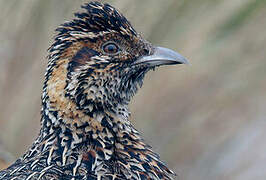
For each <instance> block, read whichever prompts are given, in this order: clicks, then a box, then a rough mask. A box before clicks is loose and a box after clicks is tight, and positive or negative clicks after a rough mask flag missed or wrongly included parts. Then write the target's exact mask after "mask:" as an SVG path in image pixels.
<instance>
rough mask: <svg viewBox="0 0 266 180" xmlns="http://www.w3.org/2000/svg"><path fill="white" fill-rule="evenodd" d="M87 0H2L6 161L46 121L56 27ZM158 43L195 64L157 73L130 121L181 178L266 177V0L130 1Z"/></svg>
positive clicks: (2, 158)
mask: <svg viewBox="0 0 266 180" xmlns="http://www.w3.org/2000/svg"><path fill="white" fill-rule="evenodd" d="M84 2H87V1H83V0H76V1H73V0H64V1H63V0H57V1H55V0H45V1H44V0H23V1H21V0H9V1H7V0H0V169H1V168H4V167H5V166H6V165H8V164H9V163H10V162H12V161H13V160H14V159H16V158H18V157H19V156H20V155H22V154H23V153H24V152H25V151H26V150H27V148H28V147H29V146H30V145H31V143H32V142H33V140H34V139H35V138H36V137H37V135H38V132H39V128H40V123H39V121H40V108H41V107H40V102H41V100H40V97H41V93H42V83H43V75H44V72H45V68H46V63H47V59H46V56H47V52H46V50H47V48H48V47H49V45H50V44H51V42H52V37H53V35H54V29H55V28H56V27H57V26H58V25H59V24H61V23H63V22H64V21H66V20H70V19H71V18H72V17H73V13H74V12H76V11H78V10H79V9H80V8H79V7H80V5H82V4H83V3H84ZM106 2H109V3H111V4H112V5H114V6H115V7H117V8H119V9H120V11H121V12H123V14H124V15H125V16H126V17H127V18H128V19H129V20H130V21H131V22H132V24H133V25H134V27H135V29H136V30H138V31H139V32H142V35H143V36H144V37H145V38H146V39H148V40H149V41H151V42H152V43H153V44H156V45H160V46H165V47H168V48H172V49H174V50H177V51H178V52H180V53H181V54H182V55H184V56H186V57H187V58H188V59H189V60H190V63H191V66H171V67H163V68H159V69H158V70H157V71H156V72H150V73H149V74H148V75H147V76H146V79H145V82H144V86H143V88H142V89H141V90H140V91H139V93H138V94H137V95H136V97H135V98H134V99H133V101H132V103H131V105H130V107H131V111H132V119H133V123H134V124H135V126H136V127H137V129H139V130H140V131H141V133H142V134H143V136H144V138H145V139H146V141H147V142H148V143H149V144H151V145H152V146H153V148H154V150H155V151H156V152H158V153H159V154H160V155H161V158H162V159H163V160H164V161H165V162H167V164H168V165H169V166H170V167H171V168H172V169H173V170H175V171H176V172H177V174H178V176H179V179H180V180H195V179H196V180H264V179H265V177H266V142H265V138H266V109H265V107H266V59H265V57H266V19H265V18H266V1H265V0H163V1H162V0H145V1H142V0H134V1H132V0H123V1H115V0H113V1H111V0H109V1H106Z"/></svg>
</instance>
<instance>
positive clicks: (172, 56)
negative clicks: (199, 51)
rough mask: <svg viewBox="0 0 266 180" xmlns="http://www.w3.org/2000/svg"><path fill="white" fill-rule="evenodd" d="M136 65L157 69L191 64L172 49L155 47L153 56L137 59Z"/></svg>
mask: <svg viewBox="0 0 266 180" xmlns="http://www.w3.org/2000/svg"><path fill="white" fill-rule="evenodd" d="M134 64H135V65H137V64H146V65H148V66H149V67H155V66H161V65H173V64H189V62H188V60H187V59H186V58H184V57H183V56H182V55H180V54H179V53H177V52H175V51H173V50H171V49H167V48H163V47H155V49H154V53H153V54H152V55H149V56H143V57H141V58H140V59H137V60H136V61H135V62H134Z"/></svg>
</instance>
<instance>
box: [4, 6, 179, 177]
mask: <svg viewBox="0 0 266 180" xmlns="http://www.w3.org/2000/svg"><path fill="white" fill-rule="evenodd" d="M82 8H83V12H79V13H77V14H75V19H73V20H72V21H70V22H67V23H65V24H62V25H61V26H60V27H59V28H58V29H57V30H56V31H57V35H56V36H55V41H54V43H53V44H52V46H51V47H50V49H49V56H48V59H49V62H48V67H47V70H46V74H45V82H44V87H43V95H42V112H41V115H42V118H41V130H40V134H39V136H38V138H37V139H36V141H35V142H34V144H33V145H32V147H31V148H30V149H29V150H28V151H27V152H26V153H25V154H24V155H23V156H22V157H21V158H20V159H18V160H17V161H16V162H15V163H14V164H12V165H11V166H10V167H9V168H7V169H5V170H3V171H1V172H0V179H18V180H21V179H66V180H67V179H104V180H105V179H106V180H109V179H115V180H116V179H117V180H118V179H172V178H173V175H174V173H173V172H172V171H171V170H169V169H168V168H167V167H166V165H165V164H164V163H163V162H161V160H160V159H159V156H158V155H157V154H155V153H154V152H153V151H152V150H151V147H150V146H148V145H147V144H146V143H144V141H143V140H142V138H141V137H140V134H139V132H138V131H137V130H136V129H134V127H133V126H132V124H131V122H130V120H129V117H130V113H129V111H128V103H129V102H130V100H131V98H132V97H133V96H134V94H135V93H136V92H137V90H138V88H139V87H140V86H141V85H142V82H143V78H144V75H145V73H146V72H147V71H148V70H150V69H152V68H154V67H151V66H149V65H147V64H141V63H140V64H134V62H135V61H136V60H137V59H139V58H140V57H143V56H149V55H152V54H153V53H154V47H153V46H152V45H151V44H150V43H148V42H147V41H145V40H144V39H143V38H142V37H141V36H140V35H139V34H138V33H137V32H136V31H135V30H134V29H133V27H132V26H131V24H130V23H129V22H128V21H127V20H126V18H125V17H124V16H123V15H121V14H120V13H119V12H118V11H117V10H115V9H114V8H113V7H111V6H110V5H108V4H102V3H99V2H91V3H88V4H86V5H84V6H82ZM106 43H107V44H108V43H111V46H110V45H109V46H107V47H105V45H106ZM114 44H115V45H117V46H118V48H119V49H118V52H116V50H117V49H116V47H114ZM113 50H115V51H114V52H115V53H113ZM106 51H111V52H112V53H107V52H106Z"/></svg>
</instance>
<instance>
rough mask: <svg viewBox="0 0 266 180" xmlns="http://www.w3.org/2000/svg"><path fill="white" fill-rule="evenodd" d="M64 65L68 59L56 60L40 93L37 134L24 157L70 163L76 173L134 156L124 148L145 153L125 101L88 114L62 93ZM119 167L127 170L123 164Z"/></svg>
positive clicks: (73, 173)
mask: <svg viewBox="0 0 266 180" xmlns="http://www.w3.org/2000/svg"><path fill="white" fill-rule="evenodd" d="M67 65H68V60H67V59H63V60H59V61H58V62H57V65H56V66H54V68H55V69H53V71H51V72H50V73H51V76H50V77H51V78H50V79H48V80H47V82H46V83H45V90H44V95H43V109H42V120H41V125H42V127H41V131H40V135H39V137H38V138H37V140H36V141H35V143H34V145H33V147H32V148H31V149H30V151H29V152H28V153H26V154H25V155H24V157H23V158H24V159H28V160H30V159H31V158H33V157H34V156H36V154H38V156H39V157H41V158H44V159H45V162H44V163H47V164H48V165H52V164H56V165H57V166H60V167H65V166H72V167H73V169H72V172H70V174H71V175H74V176H75V175H76V174H77V173H78V174H80V172H83V171H84V172H88V171H89V172H93V173H101V172H99V171H101V169H105V170H106V168H103V166H107V164H109V166H108V167H109V168H110V167H112V168H115V167H117V166H121V164H122V165H123V163H120V165H115V164H116V162H118V161H121V162H122V161H123V162H126V161H128V160H130V159H132V158H133V157H131V155H130V154H129V153H128V152H127V153H125V149H128V150H129V149H134V150H135V151H136V152H137V151H138V150H139V152H141V154H142V156H144V154H145V151H144V150H145V149H146V148H147V147H148V146H147V145H146V144H145V143H144V142H143V141H142V139H141V137H140V135H139V133H138V131H137V130H135V129H134V128H133V126H132V124H131V123H130V121H129V120H128V118H129V112H128V109H127V107H126V106H125V105H118V106H117V108H116V109H115V111H111V112H110V111H108V110H103V111H96V112H94V113H93V114H92V115H91V116H88V115H87V114H85V113H84V112H83V111H82V110H78V108H77V106H76V104H75V102H73V101H72V100H71V99H69V98H68V97H66V96H65V94H64V92H65V91H64V89H65V87H66V82H65V79H66V75H67ZM147 152H149V153H150V150H149V151H147ZM40 161H41V160H40ZM110 164H111V166H110ZM127 165H128V164H127ZM82 169H83V171H82ZM119 169H121V167H119ZM122 169H124V170H125V171H126V169H127V167H126V165H125V166H124V167H122ZM109 170H110V172H111V171H114V169H109ZM96 171H97V172H96ZM102 173H103V172H102Z"/></svg>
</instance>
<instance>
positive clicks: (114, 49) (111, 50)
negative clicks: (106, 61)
mask: <svg viewBox="0 0 266 180" xmlns="http://www.w3.org/2000/svg"><path fill="white" fill-rule="evenodd" d="M103 51H104V52H105V53H107V54H117V53H118V52H119V47H118V45H117V44H115V43H114V42H109V43H106V44H104V45H103Z"/></svg>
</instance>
